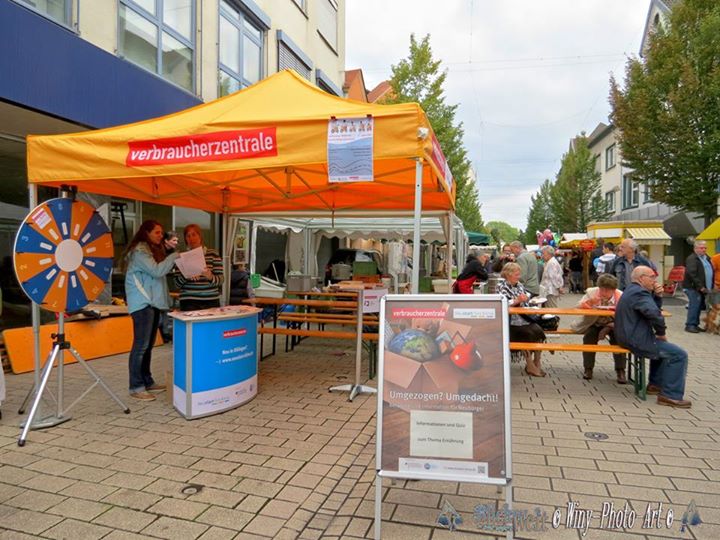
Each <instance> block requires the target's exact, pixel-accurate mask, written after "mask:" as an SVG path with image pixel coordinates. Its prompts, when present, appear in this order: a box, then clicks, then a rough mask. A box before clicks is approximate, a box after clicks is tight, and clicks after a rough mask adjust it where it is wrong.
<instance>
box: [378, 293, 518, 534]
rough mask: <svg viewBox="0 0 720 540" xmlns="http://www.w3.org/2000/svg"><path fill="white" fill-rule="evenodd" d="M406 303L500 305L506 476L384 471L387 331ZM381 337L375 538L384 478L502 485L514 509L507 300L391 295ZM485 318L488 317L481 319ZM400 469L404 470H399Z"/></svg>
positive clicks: (384, 301)
mask: <svg viewBox="0 0 720 540" xmlns="http://www.w3.org/2000/svg"><path fill="white" fill-rule="evenodd" d="M393 301H402V302H403V303H404V304H407V303H412V302H423V303H426V304H427V303H428V302H432V303H435V304H437V305H438V306H440V305H442V304H443V303H448V304H450V306H453V307H454V308H457V307H459V306H458V304H463V303H467V304H468V308H469V307H470V305H472V306H473V307H477V305H478V303H480V304H482V303H483V302H486V303H489V302H493V303H495V305H497V303H498V302H500V304H501V309H500V313H498V314H497V316H498V317H501V320H502V341H503V343H502V351H503V362H502V378H503V383H502V387H503V394H504V395H503V403H504V419H503V428H504V434H505V436H504V445H505V446H504V450H505V464H504V469H503V470H504V473H505V474H504V475H503V476H502V477H490V476H480V475H464V474H439V473H433V474H428V473H425V472H415V471H412V472H410V471H389V470H384V469H383V468H382V463H383V462H382V455H383V447H382V446H383V412H384V411H383V408H384V407H383V396H384V385H385V381H384V378H385V330H386V319H387V317H386V314H387V311H386V310H387V304H388V302H393ZM380 306H381V307H380V334H379V343H378V369H377V373H378V391H377V395H378V398H377V416H376V418H377V423H376V435H375V438H376V451H375V468H376V474H377V477H376V490H375V537H376V538H380V531H381V523H382V517H381V514H382V512H381V507H382V500H381V499H382V478H399V479H412V480H440V481H450V482H473V483H479V484H490V485H496V486H498V490H499V489H500V487H501V486H505V488H506V490H505V499H506V502H507V503H508V507H509V508H512V499H513V497H512V400H511V396H510V389H511V384H510V337H509V336H510V323H509V312H508V304H507V299H506V298H505V297H504V296H502V295H499V294H484V295H479V294H475V295H437V294H433V295H428V294H424V295H398V294H391V295H386V296H384V297H383V298H382V299H381V301H380ZM478 311H481V312H482V311H484V310H478ZM479 318H485V316H482V317H479ZM398 468H400V467H398ZM507 537H508V538H512V531H510V532H509V533H508V534H507Z"/></svg>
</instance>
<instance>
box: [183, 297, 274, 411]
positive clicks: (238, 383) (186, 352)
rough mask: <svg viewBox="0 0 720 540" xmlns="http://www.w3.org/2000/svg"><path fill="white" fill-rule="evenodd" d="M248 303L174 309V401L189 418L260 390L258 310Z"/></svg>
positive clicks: (239, 401)
mask: <svg viewBox="0 0 720 540" xmlns="http://www.w3.org/2000/svg"><path fill="white" fill-rule="evenodd" d="M260 311H261V310H260V309H258V308H254V307H250V306H226V307H222V308H214V309H204V310H201V311H178V312H174V313H170V316H171V317H172V318H173V319H174V321H173V405H174V406H175V408H176V409H177V410H178V411H179V412H180V414H182V415H183V416H184V417H185V418H187V419H188V420H189V419H192V418H199V417H201V416H208V415H210V414H216V413H220V412H223V411H227V410H229V409H232V408H234V407H238V406H240V405H242V404H243V403H246V402H247V401H250V400H251V399H252V398H254V397H255V396H256V395H257V367H258V351H257V335H258V334H257V320H258V319H257V314H258V313H259V312H260Z"/></svg>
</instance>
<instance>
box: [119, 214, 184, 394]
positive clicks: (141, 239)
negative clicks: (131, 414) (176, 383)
mask: <svg viewBox="0 0 720 540" xmlns="http://www.w3.org/2000/svg"><path fill="white" fill-rule="evenodd" d="M178 257H179V254H177V253H171V254H170V255H168V254H167V252H166V246H165V244H164V242H163V228H162V225H160V223H158V222H157V221H154V220H152V219H149V220H147V221H145V222H143V224H142V225H140V229H139V230H138V232H137V233H136V234H135V236H134V237H133V239H132V241H131V242H130V245H128V247H127V249H126V250H125V257H124V263H125V264H126V265H127V272H126V274H125V294H126V296H127V304H128V312H129V313H130V316H131V317H132V320H133V344H132V349H130V359H129V371H130V395H131V396H132V397H134V398H135V399H139V400H143V401H152V400H154V399H155V396H153V395H152V394H151V393H150V391H153V390H155V391H160V390H165V386H164V385H161V384H157V383H155V381H154V380H153V377H152V374H151V373H150V360H151V358H152V347H153V343H154V341H155V336H156V335H157V329H158V325H159V324H160V312H161V311H162V310H167V309H168V289H167V281H166V280H165V275H166V274H168V273H169V272H170V271H171V270H172V268H173V265H174V264H175V260H176V259H177V258H178Z"/></svg>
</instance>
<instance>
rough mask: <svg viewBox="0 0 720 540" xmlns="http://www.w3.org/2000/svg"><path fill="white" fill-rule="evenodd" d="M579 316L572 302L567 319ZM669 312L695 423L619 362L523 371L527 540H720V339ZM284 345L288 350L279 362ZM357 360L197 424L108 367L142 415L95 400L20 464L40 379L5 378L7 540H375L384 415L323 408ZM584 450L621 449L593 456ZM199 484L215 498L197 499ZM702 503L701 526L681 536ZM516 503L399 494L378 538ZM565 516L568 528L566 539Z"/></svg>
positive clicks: (520, 499)
mask: <svg viewBox="0 0 720 540" xmlns="http://www.w3.org/2000/svg"><path fill="white" fill-rule="evenodd" d="M578 298H579V297H578V296H577V295H569V296H566V297H563V298H562V304H563V305H571V304H573V303H574V302H576V301H577V299H578ZM673 304H675V303H673ZM667 309H668V311H670V312H671V313H672V315H673V316H672V317H671V318H669V319H668V322H669V327H670V328H669V334H668V335H669V339H670V341H672V342H674V343H677V344H679V345H681V346H683V347H685V348H686V349H687V350H688V351H689V353H690V363H689V369H688V376H687V391H686V397H687V398H688V399H691V400H693V408H692V409H690V410H674V409H670V408H667V407H660V406H658V405H657V404H656V403H655V402H654V400H653V399H652V397H650V398H649V399H648V401H646V402H642V401H640V400H638V399H637V398H635V396H634V395H633V393H632V389H631V388H630V387H629V386H620V385H617V384H616V383H615V382H614V376H615V374H614V371H613V368H612V359H611V357H610V356H609V355H599V356H598V361H597V365H596V368H595V377H594V379H593V380H592V381H584V380H583V379H582V376H581V375H582V369H581V368H582V359H581V357H580V354H579V353H568V354H560V353H558V354H555V355H544V356H543V362H544V368H545V370H546V371H547V372H548V377H546V378H544V379H537V378H529V377H528V376H526V375H525V374H524V373H523V372H522V369H521V367H520V366H519V365H516V364H513V366H512V369H511V373H512V375H511V383H512V430H513V471H514V477H513V485H514V500H515V503H514V505H515V508H517V509H520V510H523V509H524V510H528V511H531V512H534V511H535V509H536V508H537V509H539V511H541V512H542V511H544V512H545V513H546V522H545V525H544V527H545V530H544V531H537V532H532V531H530V532H528V531H518V532H517V533H516V538H548V539H555V538H557V539H564V538H577V539H583V538H588V539H605V538H613V539H614V538H630V539H636V540H637V539H640V538H656V537H664V538H697V539H700V538H702V539H717V538H720V453H719V452H718V450H719V449H720V444H719V442H718V441H720V419H718V404H717V398H716V396H717V391H718V383H717V382H716V381H717V380H718V371H719V369H718V367H717V360H718V358H719V357H720V355H719V354H718V350H719V349H720V336H713V335H706V334H687V333H685V332H683V331H682V329H683V322H684V317H685V309H684V308H683V306H682V305H670V306H668V307H667ZM563 325H564V323H563ZM562 339H577V338H574V337H564V338H562ZM282 344H283V340H282V339H279V340H278V345H279V350H280V351H282ZM266 345H267V344H266ZM170 356H171V349H170V347H162V348H158V349H156V351H155V354H154V360H153V371H154V374H155V376H156V379H160V380H162V379H163V378H164V374H165V372H166V369H167V367H168V366H169V360H170ZM605 356H607V357H605ZM353 360H354V351H353V349H352V345H351V344H349V343H348V342H342V341H321V340H317V339H308V340H305V341H303V342H302V343H301V344H300V345H299V346H298V347H297V348H296V349H295V351H293V352H290V353H282V352H281V353H279V354H277V355H276V356H274V357H271V358H268V359H266V360H264V361H263V362H262V363H261V364H260V379H259V388H260V393H259V394H258V396H257V398H256V399H255V400H253V401H252V402H250V403H248V404H247V405H245V406H244V407H240V408H238V409H235V410H232V411H229V412H227V413H224V414H222V415H216V416H211V417H207V418H203V419H197V420H192V421H186V420H184V419H183V418H182V417H180V416H179V414H178V413H176V412H175V410H174V409H173V408H172V406H171V405H170V404H169V403H168V402H167V401H166V400H165V398H164V396H163V395H162V394H160V396H161V397H160V399H158V400H156V401H154V402H149V403H139V402H134V401H133V402H130V398H128V397H127V396H126V392H125V390H124V389H125V388H126V384H127V380H126V379H127V364H126V362H127V356H126V355H119V356H114V357H109V358H104V359H99V360H94V361H92V363H91V365H92V367H93V368H94V369H96V370H97V371H98V373H99V374H100V375H101V376H102V378H103V379H104V380H105V381H106V382H107V383H108V384H109V385H110V386H111V387H112V388H113V389H114V390H115V391H116V392H117V393H118V395H120V396H121V398H122V399H125V400H127V401H128V405H129V406H130V407H131V409H132V412H131V414H129V415H125V414H123V413H122V411H121V410H120V408H119V407H118V406H117V404H115V403H114V402H113V401H112V400H111V399H110V398H109V397H108V396H107V395H106V394H105V393H104V392H102V390H100V389H97V388H96V389H93V390H92V391H91V392H90V393H89V394H88V395H87V396H85V398H83V399H82V400H81V401H80V402H79V403H78V405H77V406H76V407H75V408H74V409H73V410H72V411H71V414H72V417H73V418H72V420H70V421H69V422H67V423H64V424H62V425H60V426H56V427H53V428H50V429H47V430H42V431H33V432H31V433H30V435H29V437H28V442H27V444H26V446H25V447H23V448H19V447H18V446H17V444H16V440H17V436H18V434H19V428H18V422H19V421H20V420H21V418H20V417H19V416H18V415H17V408H18V407H19V405H20V402H21V401H22V399H23V398H24V396H25V394H26V392H27V391H28V388H29V387H30V386H31V385H32V375H31V374H25V375H10V374H8V375H6V382H7V387H8V400H7V402H5V403H3V407H2V411H3V419H2V420H0V540H2V539H13V540H15V539H23V538H55V539H57V538H71V539H82V538H89V539H95V538H103V539H110V540H121V539H134V538H137V539H139V538H168V539H185V538H188V539H203V540H206V539H215V538H218V539H225V538H228V539H229V538H237V539H251V538H278V539H295V538H297V539H333V538H371V537H372V536H373V515H374V514H373V512H374V495H375V487H374V480H375V473H374V452H375V446H374V444H375V437H374V435H375V409H376V401H375V397H374V396H366V395H363V396H359V397H357V398H356V399H355V401H354V402H352V403H350V402H348V401H347V395H346V394H335V393H332V394H331V393H328V392H327V388H328V387H329V386H333V385H337V384H343V383H346V382H348V381H350V380H352V378H353V373H354V365H353ZM364 368H365V371H364V372H365V373H367V366H366V365H365V366H364ZM371 384H372V382H371ZM88 386H89V379H88V378H87V375H86V373H85V371H84V370H83V369H82V367H80V366H78V365H76V364H74V365H70V366H67V367H66V369H65V401H66V404H67V403H70V402H71V401H72V400H74V399H75V397H76V396H78V395H80V394H81V393H82V392H83V391H84V390H85V389H86V388H87V387H88ZM587 432H601V433H605V434H607V435H608V438H607V439H606V440H602V441H597V440H593V439H589V438H587V437H586V436H585V433H587ZM188 484H198V485H201V486H202V489H200V490H199V491H198V492H197V493H196V494H193V495H186V494H183V492H182V489H183V488H184V487H186V486H187V485H188ZM446 501H447V502H449V503H450V504H451V505H452V506H453V507H454V508H455V509H456V510H457V511H458V513H459V514H460V516H461V517H462V518H463V523H462V524H461V525H460V526H459V528H458V530H456V531H452V532H451V531H449V530H447V529H446V528H443V527H442V526H440V525H438V524H437V523H436V520H437V517H438V515H439V513H440V511H441V510H440V508H441V507H442V505H443V504H444V503H445V502H446ZM571 501H572V502H577V503H578V507H579V508H580V509H584V510H587V509H591V510H593V511H594V513H593V516H592V518H591V521H590V529H589V530H588V531H587V534H586V535H585V536H582V535H581V532H580V531H578V530H576V529H572V528H567V527H566V526H565V519H566V516H567V508H568V506H567V505H568V504H569V503H570V502H571ZM691 501H694V502H695V504H696V505H697V508H698V511H699V513H700V516H701V519H702V521H703V523H702V524H700V525H697V526H694V527H690V529H689V530H686V531H684V532H681V530H680V526H681V523H680V521H681V519H682V515H683V513H684V512H685V510H686V508H687V507H688V504H689V503H690V502H691ZM503 502H504V495H503V494H498V492H497V489H496V488H495V487H492V486H486V485H478V484H471V483H462V484H460V483H454V482H427V481H401V480H398V481H395V482H394V483H393V482H390V481H389V480H385V481H384V482H383V506H382V513H383V535H382V537H383V538H387V539H396V538H397V539H404V538H408V539H413V540H415V539H433V540H444V539H463V538H492V537H493V536H492V534H491V533H490V534H483V533H482V532H481V531H480V530H479V529H478V527H477V526H476V524H475V523H474V521H473V511H474V509H475V507H476V506H477V505H480V504H491V505H493V507H494V508H497V506H498V505H502V503H503ZM604 503H606V504H610V503H614V505H615V507H614V508H615V509H620V508H622V507H623V505H624V504H626V503H627V504H629V505H630V507H631V508H632V509H633V510H634V511H635V512H636V514H637V518H636V521H635V523H634V525H633V526H632V527H625V528H622V527H621V528H619V529H617V530H609V529H600V525H601V523H600V512H601V509H602V507H603V504H604ZM659 503H662V516H663V523H664V520H665V519H666V517H667V512H668V510H670V509H672V510H673V512H674V523H673V524H672V526H671V528H669V529H668V528H666V527H665V526H664V525H663V526H662V527H661V528H659V529H657V528H652V529H643V528H642V527H641V525H642V522H643V518H644V516H645V513H646V509H647V507H648V505H650V506H651V508H656V507H657V506H658V504H659ZM556 509H559V510H560V511H561V515H562V520H563V522H562V524H561V525H560V526H559V527H558V528H557V529H553V527H552V517H553V512H555V511H556Z"/></svg>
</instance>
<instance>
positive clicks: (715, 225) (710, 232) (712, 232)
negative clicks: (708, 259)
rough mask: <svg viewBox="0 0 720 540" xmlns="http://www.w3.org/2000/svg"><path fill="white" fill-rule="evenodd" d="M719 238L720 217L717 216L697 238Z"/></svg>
mask: <svg viewBox="0 0 720 540" xmlns="http://www.w3.org/2000/svg"><path fill="white" fill-rule="evenodd" d="M718 238H720V218H717V219H716V220H715V221H713V222H712V223H711V224H710V225H709V226H708V227H707V228H706V229H705V230H704V231H703V232H701V233H700V234H698V235H697V240H717V239H718Z"/></svg>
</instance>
